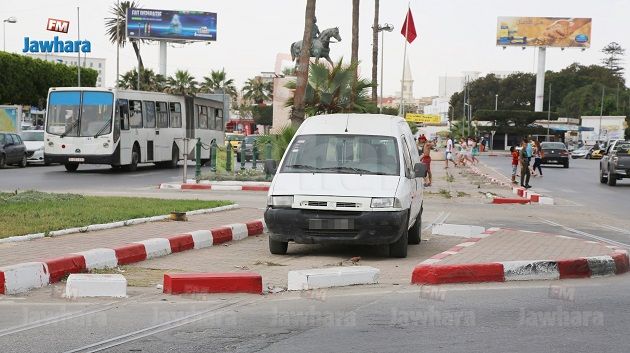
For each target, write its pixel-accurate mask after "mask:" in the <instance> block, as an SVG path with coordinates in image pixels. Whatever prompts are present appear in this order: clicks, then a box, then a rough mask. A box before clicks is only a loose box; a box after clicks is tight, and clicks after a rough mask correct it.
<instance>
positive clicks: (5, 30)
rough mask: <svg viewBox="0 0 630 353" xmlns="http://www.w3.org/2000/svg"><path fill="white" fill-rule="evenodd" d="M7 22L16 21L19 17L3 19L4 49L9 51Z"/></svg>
mask: <svg viewBox="0 0 630 353" xmlns="http://www.w3.org/2000/svg"><path fill="white" fill-rule="evenodd" d="M7 22H8V23H16V22H17V18H16V17H14V16H11V17H9V18H6V19H4V20H2V51H7Z"/></svg>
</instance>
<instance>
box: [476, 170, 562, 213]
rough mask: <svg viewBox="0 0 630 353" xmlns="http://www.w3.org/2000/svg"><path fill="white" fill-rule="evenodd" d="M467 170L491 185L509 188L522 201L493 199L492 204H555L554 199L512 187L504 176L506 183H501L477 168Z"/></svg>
mask: <svg viewBox="0 0 630 353" xmlns="http://www.w3.org/2000/svg"><path fill="white" fill-rule="evenodd" d="M469 168H470V171H472V172H473V174H476V175H478V176H481V177H483V178H486V179H488V180H489V181H490V182H491V183H493V184H497V185H500V186H505V187H511V188H512V193H513V194H515V195H518V196H520V197H523V199H512V198H501V197H495V198H493V200H492V203H493V204H514V203H518V204H528V203H530V204H541V205H554V204H555V202H554V199H553V198H552V197H546V196H543V195H541V194H538V193H535V192H533V191H531V190H528V189H525V188H523V187H519V186H513V185H512V182H511V181H509V179H508V178H507V177H505V176H502V177H504V178H505V180H506V181H502V180H499V179H497V178H494V177H491V176H490V175H488V174H486V173H484V172H482V171H481V170H480V169H479V168H477V167H475V166H470V167H469ZM497 199H498V200H497Z"/></svg>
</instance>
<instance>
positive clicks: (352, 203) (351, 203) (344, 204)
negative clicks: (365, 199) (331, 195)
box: [337, 202, 359, 208]
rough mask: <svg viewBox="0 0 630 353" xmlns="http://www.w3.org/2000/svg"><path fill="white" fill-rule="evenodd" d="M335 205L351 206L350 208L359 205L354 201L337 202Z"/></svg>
mask: <svg viewBox="0 0 630 353" xmlns="http://www.w3.org/2000/svg"><path fill="white" fill-rule="evenodd" d="M337 207H352V208H356V207H359V205H358V204H356V203H355V202H337Z"/></svg>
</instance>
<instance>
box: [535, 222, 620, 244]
mask: <svg viewBox="0 0 630 353" xmlns="http://www.w3.org/2000/svg"><path fill="white" fill-rule="evenodd" d="M539 219H540V220H541V221H542V222H544V223H547V224H549V225H552V226H556V227H560V228H563V229H564V230H567V231H569V232H571V233H575V234H579V235H582V236H585V237H588V238H592V239H596V240H599V241H601V242H604V243H608V244H611V245H614V246H617V247H624V248H630V245H629V244H624V243H620V242H618V241H614V240H610V239H606V238H602V237H600V236H597V235H594V234H591V233H586V232H583V231H581V230H577V229H573V228H570V227H567V226H564V225H562V224H560V223H556V222H553V221H550V220H548V219H544V218H539Z"/></svg>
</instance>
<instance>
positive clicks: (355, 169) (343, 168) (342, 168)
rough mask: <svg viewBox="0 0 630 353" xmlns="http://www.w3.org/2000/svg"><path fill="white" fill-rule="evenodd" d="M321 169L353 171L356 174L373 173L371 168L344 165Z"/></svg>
mask: <svg viewBox="0 0 630 353" xmlns="http://www.w3.org/2000/svg"><path fill="white" fill-rule="evenodd" d="M322 169H324V170H338V171H347V172H355V173H357V174H374V173H375V172H373V171H371V170H367V169H361V168H354V167H344V166H339V167H328V168H322Z"/></svg>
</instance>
